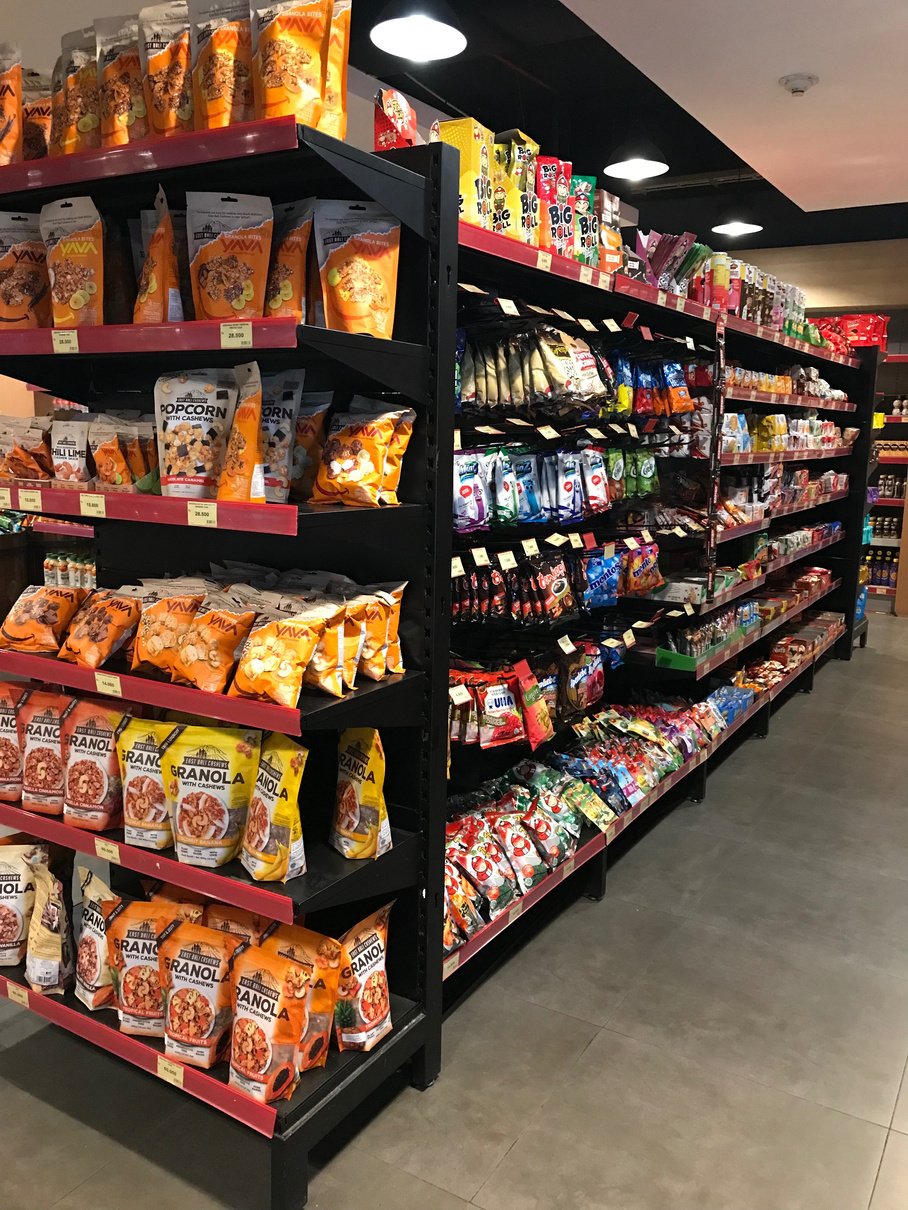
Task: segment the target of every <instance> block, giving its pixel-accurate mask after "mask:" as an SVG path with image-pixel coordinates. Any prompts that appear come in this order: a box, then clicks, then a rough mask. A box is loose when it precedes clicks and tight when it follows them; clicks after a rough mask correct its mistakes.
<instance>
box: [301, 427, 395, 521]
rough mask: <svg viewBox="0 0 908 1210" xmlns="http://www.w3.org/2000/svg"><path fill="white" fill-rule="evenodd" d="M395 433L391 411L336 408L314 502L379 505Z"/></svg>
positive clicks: (371, 506) (375, 506)
mask: <svg viewBox="0 0 908 1210" xmlns="http://www.w3.org/2000/svg"><path fill="white" fill-rule="evenodd" d="M393 437H394V419H393V417H392V416H391V415H390V414H385V415H381V416H358V415H354V414H353V413H351V412H335V414H334V416H332V418H331V424H330V426H329V429H328V440H327V441H326V442H325V448H324V449H323V450H322V461H321V465H320V466H319V468H318V473H317V475H316V478H315V487H314V488H313V491H312V500H311V503H312V504H349V505H352V506H354V507H356V508H377V507H378V506H379V505H380V504H381V500H382V484H383V483H384V478H385V463H386V461H387V458H388V450H389V447H390V445H391V441H392V439H393Z"/></svg>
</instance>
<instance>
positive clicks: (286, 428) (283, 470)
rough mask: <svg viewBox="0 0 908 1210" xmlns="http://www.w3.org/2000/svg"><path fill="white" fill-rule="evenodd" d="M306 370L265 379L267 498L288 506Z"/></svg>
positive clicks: (264, 453)
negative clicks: (294, 444) (295, 436)
mask: <svg viewBox="0 0 908 1210" xmlns="http://www.w3.org/2000/svg"><path fill="white" fill-rule="evenodd" d="M304 381H305V371H303V370H288V371H286V372H284V373H281V374H265V375H264V376H263V378H262V457H263V458H264V461H265V499H266V500H267V501H268V502H269V503H275V504H286V503H287V498H288V496H289V495H290V484H291V474H292V468H293V456H294V447H293V442H294V435H295V432H296V424H297V417H298V416H299V410H300V402H301V400H302V395H303V382H304Z"/></svg>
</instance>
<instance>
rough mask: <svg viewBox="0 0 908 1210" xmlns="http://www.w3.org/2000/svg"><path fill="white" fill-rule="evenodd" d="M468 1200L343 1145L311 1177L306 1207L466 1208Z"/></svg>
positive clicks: (327, 1209)
mask: <svg viewBox="0 0 908 1210" xmlns="http://www.w3.org/2000/svg"><path fill="white" fill-rule="evenodd" d="M469 1205H470V1203H469V1202H465V1201H463V1200H462V1199H461V1198H459V1197H455V1196H454V1194H453V1193H446V1192H445V1191H444V1190H443V1189H439V1188H438V1187H437V1186H434V1185H432V1184H430V1183H429V1182H427V1181H422V1180H420V1179H419V1178H418V1177H415V1176H410V1175H409V1174H408V1173H406V1172H402V1171H401V1170H400V1169H399V1168H394V1167H392V1166H391V1165H390V1164H385V1163H384V1162H383V1161H382V1160H379V1159H376V1158H375V1157H374V1156H372V1155H369V1154H368V1153H367V1152H365V1151H363V1150H362V1149H361V1148H359V1147H346V1148H345V1149H344V1150H343V1151H342V1152H341V1153H340V1154H339V1155H338V1156H337V1157H336V1158H335V1159H334V1160H332V1161H331V1163H330V1164H328V1165H327V1167H325V1168H323V1169H322V1170H321V1172H319V1173H318V1175H317V1176H315V1177H314V1178H313V1180H312V1181H311V1183H310V1187H309V1201H308V1203H307V1206H306V1210H363V1207H365V1206H368V1207H369V1208H370V1210H461V1208H463V1210H467V1208H468V1207H469Z"/></svg>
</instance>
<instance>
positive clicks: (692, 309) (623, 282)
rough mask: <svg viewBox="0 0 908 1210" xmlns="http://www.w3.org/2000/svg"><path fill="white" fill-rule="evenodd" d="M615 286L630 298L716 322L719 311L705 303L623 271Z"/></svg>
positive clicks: (694, 317)
mask: <svg viewBox="0 0 908 1210" xmlns="http://www.w3.org/2000/svg"><path fill="white" fill-rule="evenodd" d="M613 288H614V291H615V293H616V294H624V295H626V296H627V297H628V298H636V299H639V300H640V302H645V303H650V304H651V305H652V306H655V307H665V309H666V310H667V311H677V312H680V313H681V314H682V315H689V316H690V317H691V318H692V319H705V320H708V321H710V322H711V323H715V320H716V315H717V314H718V312H715V311H711V310H710V308H709V307H705V306H704V305H703V303H698V302H693V301H691V300H690V299H688V298H684V297H683V296H682V295H680V294H671V293H670V292H669V291H667V290H658V289H657V288H656V287H655V286H651V285H650V284H649V282H645V281H637V280H636V279H635V278H633V277H625V275H624V274H623V273H616V274H615V278H614V285H613Z"/></svg>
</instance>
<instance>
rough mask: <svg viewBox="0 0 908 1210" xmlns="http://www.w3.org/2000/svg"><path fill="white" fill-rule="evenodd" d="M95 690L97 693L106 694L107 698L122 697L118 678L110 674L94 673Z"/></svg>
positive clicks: (121, 688)
mask: <svg viewBox="0 0 908 1210" xmlns="http://www.w3.org/2000/svg"><path fill="white" fill-rule="evenodd" d="M95 688H96V689H97V691H98V693H106V694H107V695H108V697H122V696H123V687H122V686H121V684H120V678H119V677H118V676H114V674H113V673H112V672H96V673H95Z"/></svg>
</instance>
